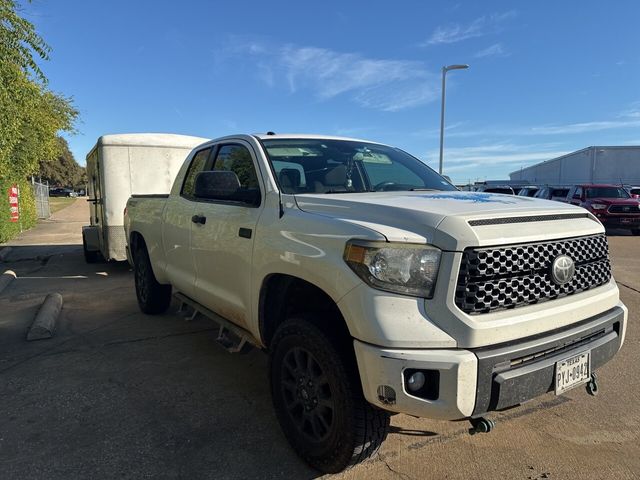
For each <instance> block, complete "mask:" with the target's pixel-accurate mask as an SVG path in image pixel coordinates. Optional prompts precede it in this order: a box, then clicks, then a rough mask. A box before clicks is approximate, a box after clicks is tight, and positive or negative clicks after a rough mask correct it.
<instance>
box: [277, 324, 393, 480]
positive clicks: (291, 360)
mask: <svg viewBox="0 0 640 480" xmlns="http://www.w3.org/2000/svg"><path fill="white" fill-rule="evenodd" d="M354 361H355V359H353V358H351V357H350V356H349V355H348V354H347V353H345V352H344V351H340V349H338V348H336V345H335V342H332V341H331V340H330V339H329V337H328V336H327V335H326V334H325V333H324V332H322V331H321V330H320V329H319V328H317V327H316V326H315V325H313V324H311V323H310V322H309V321H307V320H305V319H300V318H297V319H290V320H287V321H286V322H284V323H283V324H282V325H281V326H280V327H279V328H278V330H277V331H276V333H275V336H274V338H273V342H272V344H271V346H270V355H269V370H270V376H271V396H272V399H273V404H274V407H275V411H276V415H277V417H278V421H279V422H280V426H281V428H282V430H283V432H284V434H285V436H286V437H287V440H289V443H290V444H291V446H292V447H293V448H294V449H295V450H296V452H297V453H298V454H299V455H300V456H301V457H302V458H303V459H304V460H305V461H306V462H307V463H309V465H311V466H312V467H314V468H316V469H317V470H320V471H321V472H324V473H337V472H340V471H342V470H344V469H345V468H349V467H351V466H353V465H356V464H357V463H360V462H362V461H363V460H366V459H367V458H369V457H371V456H372V455H374V454H375V453H376V452H377V451H378V449H379V448H380V445H381V444H382V442H383V441H384V440H385V438H386V437H387V432H388V430H389V414H388V413H387V412H384V411H382V410H379V409H376V408H374V407H373V406H372V405H371V404H369V403H368V402H367V401H366V400H365V398H364V395H363V394H362V390H361V386H360V379H359V378H358V375H357V373H356V372H354V367H355V365H354V364H353V362H354Z"/></svg>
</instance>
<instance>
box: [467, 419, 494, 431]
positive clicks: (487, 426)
mask: <svg viewBox="0 0 640 480" xmlns="http://www.w3.org/2000/svg"><path fill="white" fill-rule="evenodd" d="M469 422H470V423H471V428H470V429H469V435H475V434H476V433H489V432H490V431H491V430H493V429H494V428H495V426H496V424H495V422H494V421H493V420H489V419H488V418H484V417H480V418H470V419H469Z"/></svg>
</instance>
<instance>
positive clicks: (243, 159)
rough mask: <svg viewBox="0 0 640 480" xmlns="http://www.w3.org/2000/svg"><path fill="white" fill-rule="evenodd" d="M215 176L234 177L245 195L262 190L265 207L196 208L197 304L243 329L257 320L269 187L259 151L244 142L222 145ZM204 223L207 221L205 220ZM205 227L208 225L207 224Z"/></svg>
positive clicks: (211, 203) (224, 204)
mask: <svg viewBox="0 0 640 480" xmlns="http://www.w3.org/2000/svg"><path fill="white" fill-rule="evenodd" d="M212 170H224V171H231V172H234V173H235V174H236V175H237V176H238V180H239V181H240V186H241V188H243V189H259V191H260V192H261V195H260V198H261V200H260V204H259V205H255V204H248V203H243V202H229V201H221V200H203V201H198V202H196V207H195V211H194V215H195V217H196V218H198V219H199V223H192V224H191V249H192V252H193V259H194V262H195V266H196V271H197V279H196V288H195V293H194V295H195V296H194V298H195V300H197V301H198V302H199V303H201V304H203V305H204V306H206V307H207V308H209V309H211V310H213V311H214V312H216V313H218V314H219V315H221V316H223V317H225V318H227V319H229V320H231V321H233V322H234V323H236V324H237V325H240V326H243V327H247V326H248V322H249V319H250V318H251V302H250V299H251V289H252V282H251V281H252V267H251V265H252V256H253V243H254V240H255V229H256V224H257V223H258V218H259V216H260V213H261V212H262V208H261V204H262V203H263V202H264V186H263V185H262V179H261V177H260V174H259V169H258V163H257V158H256V153H255V152H254V150H253V147H252V146H251V145H250V144H248V143H247V142H244V141H241V140H234V141H228V142H224V143H220V144H218V145H217V148H216V151H215V153H214V160H213V166H212ZM203 217H204V220H203ZM203 221H204V223H202V222H203Z"/></svg>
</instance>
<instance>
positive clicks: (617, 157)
mask: <svg viewBox="0 0 640 480" xmlns="http://www.w3.org/2000/svg"><path fill="white" fill-rule="evenodd" d="M509 176H510V177H511V180H512V181H524V182H527V183H533V184H549V185H572V184H577V183H615V184H620V183H623V184H625V185H640V146H628V147H587V148H583V149H582V150H578V151H576V152H573V153H568V154H567V155H563V156H561V157H557V158H553V159H551V160H546V161H544V162H541V163H537V164H535V165H532V166H530V167H526V168H522V169H520V170H517V171H515V172H511V173H510V174H509Z"/></svg>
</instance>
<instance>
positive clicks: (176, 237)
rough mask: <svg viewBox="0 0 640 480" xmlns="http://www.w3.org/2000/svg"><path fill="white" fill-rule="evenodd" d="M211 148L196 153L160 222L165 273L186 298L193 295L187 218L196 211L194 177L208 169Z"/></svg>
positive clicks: (192, 262)
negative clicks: (178, 192)
mask: <svg viewBox="0 0 640 480" xmlns="http://www.w3.org/2000/svg"><path fill="white" fill-rule="evenodd" d="M211 151H212V149H211V148H204V149H202V150H200V151H198V152H197V153H196V154H195V155H194V156H193V157H192V160H191V164H190V165H189V168H188V170H187V173H186V175H185V177H184V181H183V184H182V187H181V190H180V195H170V196H169V198H168V199H167V204H166V206H165V209H164V214H163V219H162V245H163V248H164V255H165V257H164V258H165V259H166V262H167V266H166V271H167V274H168V277H169V278H170V279H171V283H172V284H173V285H174V287H175V288H176V290H178V291H180V292H182V293H184V294H185V295H187V296H188V297H193V296H194V294H195V282H196V268H195V263H194V260H193V253H192V251H191V225H192V223H191V217H192V216H193V212H194V209H195V208H196V200H195V197H194V195H193V193H194V191H193V190H194V186H195V177H196V175H197V174H198V173H200V172H202V171H204V170H206V169H209V168H210V167H211V161H212V155H211Z"/></svg>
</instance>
